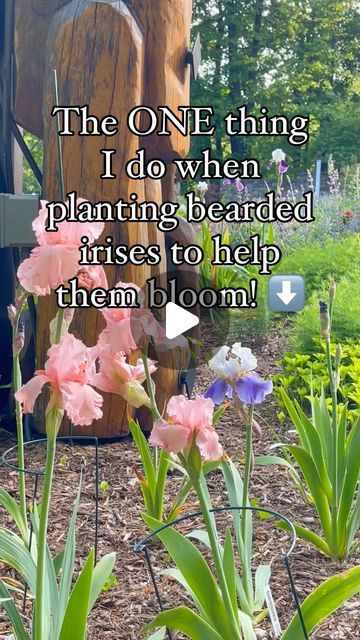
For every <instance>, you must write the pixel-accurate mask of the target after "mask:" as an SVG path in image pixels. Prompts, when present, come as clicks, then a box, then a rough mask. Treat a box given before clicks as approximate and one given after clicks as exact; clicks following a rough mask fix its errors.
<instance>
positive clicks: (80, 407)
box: [60, 382, 103, 426]
mask: <svg viewBox="0 0 360 640" xmlns="http://www.w3.org/2000/svg"><path fill="white" fill-rule="evenodd" d="M60 393H61V395H62V399H63V407H64V409H65V411H66V413H67V415H68V417H69V419H70V420H71V422H72V423H73V424H74V425H78V426H89V425H91V423H92V422H93V421H94V420H100V418H101V417H102V410H101V407H102V405H103V399H102V397H101V395H100V394H99V393H97V392H96V391H95V389H93V388H92V387H90V386H89V385H88V384H80V383H79V382H63V383H62V384H61V385H60Z"/></svg>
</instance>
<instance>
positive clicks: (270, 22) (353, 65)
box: [192, 0, 360, 168]
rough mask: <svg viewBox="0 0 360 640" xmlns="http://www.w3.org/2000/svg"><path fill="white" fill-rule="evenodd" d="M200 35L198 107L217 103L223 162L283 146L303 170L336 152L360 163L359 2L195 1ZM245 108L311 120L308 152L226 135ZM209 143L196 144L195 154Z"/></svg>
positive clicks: (283, 143) (344, 159) (342, 160)
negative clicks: (229, 121)
mask: <svg viewBox="0 0 360 640" xmlns="http://www.w3.org/2000/svg"><path fill="white" fill-rule="evenodd" d="M194 30H197V31H200V35H201V39H202V43H203V60H204V62H203V67H202V76H201V79H200V80H199V82H198V83H197V85H195V86H194V87H193V97H192V101H193V103H194V104H206V105H212V106H213V107H214V109H215V112H216V124H217V125H218V126H217V132H216V136H215V139H214V147H215V148H216V152H217V155H218V156H219V157H222V156H226V155H228V154H230V153H231V154H232V155H234V156H236V157H238V156H239V157H244V156H246V155H247V156H249V155H254V154H257V155H258V157H260V159H263V160H265V159H266V158H269V157H270V152H271V149H272V148H274V144H275V146H282V147H283V148H284V150H285V151H287V153H288V154H289V155H290V156H292V157H293V160H294V163H295V165H296V166H297V167H299V168H300V167H308V166H310V165H311V163H312V162H313V161H314V160H315V158H317V157H319V156H322V157H326V156H327V155H329V154H330V153H332V154H333V155H334V157H335V160H336V161H337V162H338V163H341V164H346V163H350V162H352V161H353V160H358V158H359V151H358V149H359V148H360V144H359V143H360V127H358V126H356V123H357V121H358V118H359V115H360V92H359V88H360V46H359V45H360V7H359V2H357V1H355V0H195V9H194ZM243 104H246V105H247V108H248V111H249V112H253V113H254V114H255V115H261V114H260V112H259V109H260V107H262V106H266V107H267V108H268V109H269V115H275V114H279V113H286V114H287V115H288V116H289V117H292V116H293V115H296V114H301V115H305V116H309V117H310V119H311V128H310V130H311V141H310V143H309V144H308V145H307V146H306V147H305V148H302V149H299V148H294V147H291V146H290V145H288V144H287V143H286V141H283V140H281V141H280V140H279V139H276V140H274V139H273V140H271V139H266V138H261V139H259V138H256V137H245V136H242V137H234V136H232V137H231V139H229V138H227V136H226V135H225V133H224V128H223V127H222V126H221V123H222V118H223V117H224V116H225V115H226V114H227V113H228V112H229V111H232V112H236V109H237V107H239V106H241V105H243ZM200 146H204V141H203V140H201V139H198V140H197V141H196V142H195V143H194V144H193V152H194V153H196V151H198V150H199V147H200Z"/></svg>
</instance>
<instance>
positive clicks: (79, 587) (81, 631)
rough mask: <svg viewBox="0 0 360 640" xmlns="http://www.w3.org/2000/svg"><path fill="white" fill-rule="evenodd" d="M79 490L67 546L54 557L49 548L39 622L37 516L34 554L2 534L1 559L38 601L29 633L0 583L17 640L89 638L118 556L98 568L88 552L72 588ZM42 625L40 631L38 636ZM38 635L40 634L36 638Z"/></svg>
mask: <svg viewBox="0 0 360 640" xmlns="http://www.w3.org/2000/svg"><path fill="white" fill-rule="evenodd" d="M79 500H80V490H79V492H78V495H77V498H76V501H75V505H74V509H73V513H72V517H71V520H70V526H69V531H68V537H67V542H66V545H65V547H64V549H63V551H62V552H61V554H60V555H58V556H55V557H52V555H51V553H50V550H49V548H48V546H47V545H46V565H45V583H44V586H45V589H46V597H45V598H44V602H43V607H42V610H41V611H42V615H41V618H39V617H38V618H37V620H38V621H39V622H36V621H35V612H36V610H37V604H38V602H37V597H36V590H37V588H36V584H37V572H38V564H37V553H36V546H37V543H38V540H39V513H38V511H37V509H35V511H34V513H33V516H32V517H33V527H34V536H35V540H34V541H33V545H32V549H31V551H29V550H28V548H27V546H26V545H25V544H24V541H23V540H22V539H21V538H20V537H19V536H18V535H16V534H15V533H12V532H10V531H7V530H5V529H0V557H1V560H2V561H3V562H5V563H6V564H7V565H8V566H10V567H12V568H13V569H15V570H16V571H17V572H18V573H19V574H20V575H21V576H22V578H23V579H24V581H25V582H26V584H27V586H28V589H29V591H30V594H32V595H33V597H34V617H33V622H32V631H31V633H29V632H28V630H27V629H26V628H25V625H24V622H23V620H22V618H21V616H20V614H19V612H18V610H17V608H16V606H15V603H14V601H13V599H12V597H11V595H10V592H9V590H8V587H7V586H6V585H5V583H4V581H3V580H0V597H1V598H4V600H3V601H2V603H1V604H2V606H3V607H4V609H5V610H6V612H7V614H8V617H9V620H10V623H11V625H12V627H13V633H14V638H15V640H30V639H31V638H32V639H34V638H36V637H41V639H42V640H70V639H71V638H73V639H74V640H75V638H76V640H84V639H85V637H86V633H87V620H88V616H89V613H90V611H91V609H92V608H93V606H94V604H95V602H96V600H97V598H98V596H99V594H100V592H101V590H102V588H103V586H104V585H105V584H106V583H107V582H108V580H109V579H110V577H111V575H112V571H113V568H114V564H115V554H113V553H111V554H108V555H107V556H104V557H103V558H102V559H101V560H100V562H98V564H97V565H96V566H95V565H94V550H91V551H90V554H89V556H88V558H87V559H86V561H85V563H84V565H83V568H82V569H81V571H80V573H79V575H78V577H77V580H76V581H75V583H74V584H73V576H74V565H75V524H76V517H77V512H78V507H79ZM39 623H40V625H41V626H40V628H41V632H40V635H39V629H38V631H36V625H37V624H39ZM36 634H37V635H36Z"/></svg>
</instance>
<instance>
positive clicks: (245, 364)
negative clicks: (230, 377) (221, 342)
mask: <svg viewBox="0 0 360 640" xmlns="http://www.w3.org/2000/svg"><path fill="white" fill-rule="evenodd" d="M231 351H232V353H234V354H235V355H236V356H237V357H238V358H240V362H241V371H253V370H254V369H256V367H257V364H258V363H257V359H256V356H254V354H253V352H252V351H251V349H249V348H248V347H242V346H241V342H235V343H234V344H233V346H232V347H231Z"/></svg>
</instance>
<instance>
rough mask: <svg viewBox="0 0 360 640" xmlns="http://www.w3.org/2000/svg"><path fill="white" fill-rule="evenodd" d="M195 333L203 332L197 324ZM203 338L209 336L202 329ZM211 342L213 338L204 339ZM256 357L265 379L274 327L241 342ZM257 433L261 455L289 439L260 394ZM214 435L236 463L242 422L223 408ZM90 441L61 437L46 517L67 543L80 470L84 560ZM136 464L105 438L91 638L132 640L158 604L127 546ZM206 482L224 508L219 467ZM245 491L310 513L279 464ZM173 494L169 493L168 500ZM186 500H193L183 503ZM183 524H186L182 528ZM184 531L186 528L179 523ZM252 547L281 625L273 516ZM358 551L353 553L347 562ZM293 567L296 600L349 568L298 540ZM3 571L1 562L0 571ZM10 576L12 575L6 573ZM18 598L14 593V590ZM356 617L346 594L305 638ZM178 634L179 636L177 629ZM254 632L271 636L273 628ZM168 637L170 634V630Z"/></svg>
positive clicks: (335, 638) (169, 601) (90, 508)
mask: <svg viewBox="0 0 360 640" xmlns="http://www.w3.org/2000/svg"><path fill="white" fill-rule="evenodd" d="M203 334H208V331H204V332H203ZM208 335H209V334H208ZM209 342H211V338H210V341H209ZM249 346H251V347H252V348H253V350H254V352H255V353H256V354H257V355H258V357H259V362H260V369H261V372H262V373H263V374H264V375H265V376H268V375H269V374H270V375H271V374H274V373H275V372H276V365H275V364H274V363H275V361H276V360H278V359H279V357H280V356H281V354H282V353H283V350H284V346H285V345H284V338H283V336H280V335H278V334H276V332H275V331H274V332H272V333H271V334H270V335H269V337H268V339H267V342H266V343H264V344H258V345H254V344H251V345H249ZM210 377H211V376H210V373H209V371H208V368H207V367H205V366H204V367H202V368H201V369H200V370H199V374H198V379H197V387H196V390H197V391H198V392H202V391H203V390H204V389H206V387H207V386H208V384H209V382H210ZM260 411H261V417H262V420H260V419H259V423H260V424H261V429H262V437H261V439H260V438H259V437H256V441H255V452H256V453H258V454H265V453H268V452H269V448H270V446H271V445H272V444H273V442H274V436H273V430H274V431H275V432H276V434H277V435H278V436H279V437H280V438H287V439H288V438H289V437H291V436H289V433H288V425H287V424H286V423H283V424H282V425H281V426H280V425H279V423H278V421H277V418H276V414H277V407H276V403H275V402H274V400H272V399H271V400H270V401H268V402H267V403H266V404H265V405H263V406H262V407H261V410H260ZM219 432H220V439H221V442H222V443H223V445H224V447H225V449H226V451H227V452H228V453H229V454H230V455H231V456H232V459H233V460H234V462H235V463H237V464H239V465H241V463H242V461H243V456H244V429H243V427H241V426H240V425H239V423H238V419H237V418H236V416H235V414H232V413H231V411H229V412H227V413H226V415H225V416H224V417H223V419H222V421H221V423H220V426H219ZM14 444H15V442H14V439H13V438H11V437H10V436H9V434H7V433H6V432H4V431H2V432H1V450H2V452H3V451H4V450H5V449H7V448H8V447H10V446H12V445H14ZM43 459H44V450H43V449H42V446H41V445H39V446H37V447H35V448H32V451H31V465H32V467H33V468H36V467H41V466H42V464H43ZM94 468H95V467H94V447H92V446H85V447H80V446H75V447H74V448H72V447H70V446H69V445H65V444H60V445H59V447H58V454H57V465H56V474H55V482H54V490H53V500H52V507H51V508H52V511H51V515H50V522H51V526H50V544H51V547H52V549H53V550H59V549H60V548H61V546H62V545H63V544H64V542H65V536H66V530H67V526H68V521H69V518H70V513H71V509H72V503H73V500H74V498H75V493H76V488H77V484H78V481H79V473H80V470H81V469H83V471H84V480H83V492H82V501H81V505H80V510H79V517H78V534H77V542H78V558H79V562H82V561H83V558H85V556H86V553H87V552H88V550H89V548H90V547H91V545H92V544H93V541H94V515H95V491H94ZM135 469H138V470H139V471H140V470H141V467H140V463H139V458H138V454H137V451H136V449H135V447H134V445H133V443H132V442H131V440H130V439H125V440H124V441H122V442H119V443H116V444H111V445H104V446H102V447H101V449H100V481H103V483H108V487H106V485H105V484H103V485H102V486H103V490H101V491H100V508H99V514H100V519H99V522H100V529H99V556H102V555H103V554H104V553H107V552H110V551H113V550H115V551H116V556H117V563H116V584H115V585H114V586H112V587H110V588H109V590H108V591H107V592H105V593H104V594H103V595H102V597H101V598H100V600H99V603H98V605H97V607H96V608H95V610H94V612H93V614H92V616H91V620H90V631H89V640H100V639H101V640H135V639H138V638H141V634H140V629H141V628H142V627H143V626H144V625H145V624H146V623H147V622H149V620H151V618H152V617H153V615H154V614H155V613H156V611H157V605H156V601H155V597H154V593H153V589H152V586H151V583H150V579H149V575H148V573H147V569H146V566H145V564H144V562H143V557H142V555H141V554H140V555H135V554H134V553H133V547H134V545H135V543H136V542H137V541H139V540H140V539H141V538H142V537H143V536H144V535H145V533H146V529H145V526H144V525H143V523H142V520H141V518H140V515H139V514H140V512H141V510H142V501H141V497H140V493H139V489H138V486H137V480H136V478H135V474H134V470H135ZM0 476H1V484H2V485H4V486H5V487H7V488H8V489H9V490H10V492H13V491H15V490H16V473H15V472H13V471H9V470H7V469H6V468H5V467H4V466H1V467H0ZM178 482H179V478H178V477H177V475H174V476H173V478H172V479H171V481H170V485H171V487H173V489H174V490H175V487H176V486H177V485H178ZM209 488H210V491H211V494H212V497H213V502H214V505H220V504H222V505H225V504H226V496H225V494H224V490H223V483H222V479H221V474H219V475H217V474H213V476H212V477H211V480H210V482H209ZM31 491H32V481H31V480H30V481H29V482H28V493H29V495H28V499H29V501H30V500H31ZM252 497H253V498H256V497H257V498H258V499H259V500H260V501H261V502H259V505H261V506H267V507H270V508H272V509H275V510H277V511H279V512H281V513H283V514H284V515H287V516H288V517H290V519H293V520H294V521H297V522H309V521H311V522H313V521H314V519H315V516H314V512H313V510H312V508H311V506H308V505H305V504H304V503H303V502H302V501H301V498H300V496H299V493H298V492H297V491H295V490H294V485H293V483H292V481H291V480H290V479H289V478H288V475H287V473H286V471H284V470H282V469H280V468H276V469H275V468H269V467H256V469H255V472H254V474H253V478H252ZM170 498H171V490H170V491H169V495H168V500H169V499H170ZM189 501H190V502H191V500H189ZM0 517H1V525H2V526H4V525H6V524H7V523H6V519H5V513H4V511H3V510H2V511H1V516H0ZM189 526H190V525H187V527H189ZM182 527H183V530H184V531H186V530H187V529H186V526H185V525H183V526H182ZM254 528H255V549H256V563H258V562H259V561H260V562H261V561H262V560H266V561H267V562H269V561H270V560H271V559H272V558H273V563H272V580H271V589H272V592H273V596H274V600H275V604H276V608H277V611H278V614H279V618H280V622H281V623H282V625H283V626H285V622H287V621H289V619H290V618H291V616H292V613H293V604H292V602H291V597H290V595H289V591H290V590H289V585H288V580H287V576H286V574H285V570H284V565H283V562H282V557H281V555H279V550H280V549H281V548H284V549H285V548H286V547H287V544H288V540H289V536H288V535H287V534H286V533H284V532H280V531H278V530H276V529H275V528H274V526H273V525H272V522H271V520H260V519H259V518H258V517H255V524H254ZM151 554H152V559H153V561H154V566H155V567H156V568H157V569H159V568H162V567H163V566H164V562H165V563H168V557H167V555H166V552H165V551H164V550H163V549H162V548H161V547H160V546H158V545H156V544H154V545H152V547H151ZM357 560H358V561H359V560H360V555H359V556H358V558H354V557H353V558H351V565H350V563H349V566H354V564H356V561H357ZM292 567H293V572H294V577H295V581H296V584H297V587H298V591H299V595H300V599H301V600H303V599H304V598H305V597H306V596H307V594H309V593H310V591H312V590H313V589H314V588H315V587H316V586H317V585H319V584H320V583H321V582H322V581H323V580H325V578H327V577H329V576H331V575H334V574H335V573H338V572H339V571H340V570H343V569H345V568H346V567H347V565H346V564H343V565H341V566H339V565H338V564H337V563H334V562H332V561H331V560H329V559H327V558H325V557H324V556H322V555H321V554H320V553H318V552H317V551H316V550H315V549H314V548H313V547H311V546H309V545H307V544H306V543H304V542H302V541H300V540H299V541H298V543H297V546H296V550H295V553H294V555H293V564H292ZM4 575H9V573H8V570H7V569H5V567H4V566H2V567H1V576H2V577H3V576H4ZM11 576H12V578H15V579H16V576H15V574H11ZM160 584H161V591H162V595H163V599H164V603H165V606H170V605H174V604H176V603H180V602H181V601H182V593H181V590H180V589H179V587H178V586H177V584H176V583H174V582H171V581H170V580H169V579H165V578H162V579H161V582H160ZM19 597H20V596H19ZM28 606H29V604H28ZM359 619H360V598H359V596H356V597H354V598H352V599H351V600H349V601H348V602H347V603H346V604H345V605H344V606H343V608H342V609H340V610H339V611H338V612H337V613H335V614H334V615H333V616H332V617H331V618H329V619H328V620H327V621H326V622H325V623H324V624H323V625H322V626H321V627H319V628H318V629H317V630H316V631H315V632H314V633H313V635H312V638H314V639H317V640H320V639H321V640H325V639H329V640H330V639H331V640H342V639H344V640H345V639H346V640H350V639H351V640H353V639H356V638H360V630H359V625H358V621H359ZM9 632H10V627H9V625H8V622H7V621H6V616H5V612H4V611H1V610H0V640H3V638H4V637H6V635H7V634H8V633H9ZM178 637H179V636H178ZM261 637H262V638H269V639H270V638H271V637H272V635H271V631H270V630H269V632H268V634H267V635H262V636H261ZM174 638H176V635H175V634H174Z"/></svg>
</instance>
